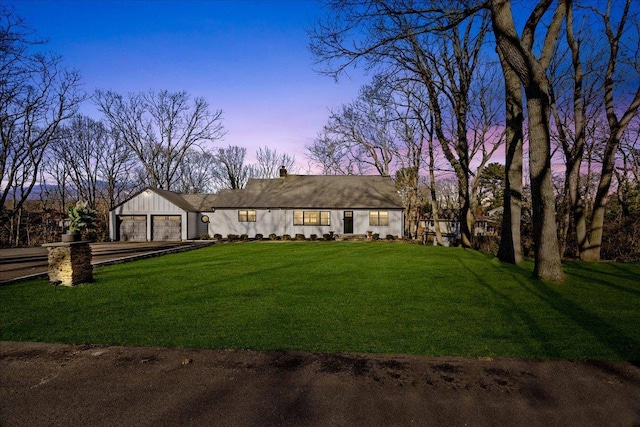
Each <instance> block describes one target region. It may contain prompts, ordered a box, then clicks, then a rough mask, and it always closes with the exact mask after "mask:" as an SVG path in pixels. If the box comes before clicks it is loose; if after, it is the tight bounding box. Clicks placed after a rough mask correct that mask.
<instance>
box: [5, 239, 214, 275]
mask: <svg viewBox="0 0 640 427" xmlns="http://www.w3.org/2000/svg"><path fill="white" fill-rule="evenodd" d="M212 243H213V242H211V241H201V240H195V241H187V242H109V243H92V244H91V252H92V254H93V257H92V258H93V261H92V264H93V265H94V266H96V265H105V264H113V263H119V262H126V261H133V260H136V259H140V258H148V257H151V256H159V255H164V254H167V253H174V252H182V251H186V250H192V249H198V248H201V247H203V246H206V245H210V244H212ZM46 274H47V249H46V248H43V247H41V246H36V247H30V248H11V249H0V284H2V283H11V282H13V281H16V280H23V279H27V278H32V277H40V276H42V277H46Z"/></svg>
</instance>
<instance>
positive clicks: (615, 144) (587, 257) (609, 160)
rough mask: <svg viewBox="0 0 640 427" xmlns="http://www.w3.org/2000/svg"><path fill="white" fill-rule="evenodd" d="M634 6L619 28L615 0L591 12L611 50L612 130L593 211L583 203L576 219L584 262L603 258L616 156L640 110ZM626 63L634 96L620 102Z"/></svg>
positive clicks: (627, 7) (607, 87)
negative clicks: (631, 25)
mask: <svg viewBox="0 0 640 427" xmlns="http://www.w3.org/2000/svg"><path fill="white" fill-rule="evenodd" d="M632 4H633V2H632V1H631V0H627V1H626V2H625V3H624V6H623V8H622V10H621V11H619V12H621V13H620V17H619V21H618V23H617V25H616V24H615V23H614V22H612V18H613V16H612V15H613V14H612V7H613V2H612V0H609V1H608V2H607V6H606V9H605V11H604V12H602V11H599V10H597V9H595V8H592V9H591V10H593V11H594V12H595V13H596V14H597V15H598V16H599V17H600V18H601V19H602V21H603V24H604V30H605V35H606V39H607V42H608V49H609V52H608V53H609V55H608V58H607V65H606V71H605V75H604V87H603V93H602V94H603V98H604V108H605V115H606V119H607V125H608V129H607V136H606V142H605V146H604V151H603V155H602V171H601V173H600V180H599V182H598V188H597V192H596V196H595V201H594V205H593V210H592V211H591V212H587V211H586V210H585V209H583V208H582V206H581V202H580V201H578V202H577V207H578V209H577V211H576V213H575V217H576V233H577V238H578V251H579V253H580V259H582V260H584V261H597V260H599V259H600V248H601V246H602V236H603V228H604V218H605V211H606V208H607V203H608V197H609V190H610V188H611V181H612V179H613V175H614V169H615V160H616V154H617V152H618V148H619V146H620V141H621V140H622V139H623V137H624V134H625V132H626V130H627V128H628V126H629V124H630V123H631V120H632V119H633V118H634V117H635V116H636V115H637V114H638V110H639V108H640V79H639V78H640V60H639V59H638V55H639V54H640V45H639V41H640V38H639V35H640V34H639V27H638V21H637V20H636V21H635V22H634V24H635V28H632V29H631V31H632V32H633V35H629V34H627V33H626V32H625V28H626V26H627V25H628V24H629V23H628V19H629V18H637V14H636V16H630V12H631V6H632ZM623 36H630V39H631V40H627V42H629V41H630V44H629V45H626V44H623V42H622V37H623ZM625 60H627V61H629V67H626V68H627V72H632V73H634V77H633V78H631V79H628V76H626V77H627V79H624V80H627V81H630V82H635V83H634V84H633V86H631V85H630V86H629V87H626V88H625V92H627V93H630V94H632V95H631V96H630V98H629V99H624V98H623V97H622V96H618V97H617V99H616V95H617V90H618V82H619V81H620V80H622V79H618V77H619V74H618V69H619V68H621V67H620V66H621V65H622V64H621V63H622V62H624V61H625ZM624 104H626V106H625V107H621V105H624ZM588 217H590V218H591V223H590V224H588V222H587V218H588Z"/></svg>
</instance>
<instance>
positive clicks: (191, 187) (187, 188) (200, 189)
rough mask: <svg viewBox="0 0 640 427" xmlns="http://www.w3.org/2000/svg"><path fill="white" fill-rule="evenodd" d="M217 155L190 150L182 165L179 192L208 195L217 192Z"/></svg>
mask: <svg viewBox="0 0 640 427" xmlns="http://www.w3.org/2000/svg"><path fill="white" fill-rule="evenodd" d="M218 167H219V165H218V163H217V162H216V155H215V154H214V153H212V152H210V151H203V152H200V151H196V150H189V151H187V155H186V156H185V157H184V160H183V162H182V164H181V165H180V180H179V182H180V184H179V187H178V189H179V191H180V192H182V193H190V194H195V193H207V192H213V191H215V181H216V173H217V172H216V168H218Z"/></svg>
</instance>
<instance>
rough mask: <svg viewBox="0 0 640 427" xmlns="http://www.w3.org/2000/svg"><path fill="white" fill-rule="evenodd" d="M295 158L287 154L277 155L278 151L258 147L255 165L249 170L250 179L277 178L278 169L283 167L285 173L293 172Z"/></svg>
mask: <svg viewBox="0 0 640 427" xmlns="http://www.w3.org/2000/svg"><path fill="white" fill-rule="evenodd" d="M295 163H296V156H290V155H288V154H287V153H282V154H281V153H278V150H274V149H271V148H269V147H260V148H258V151H257V152H256V163H255V165H253V167H252V168H251V177H252V178H261V179H269V178H277V177H278V176H279V173H280V168H281V167H282V166H284V167H285V168H286V169H287V171H289V172H290V173H291V172H294V165H295Z"/></svg>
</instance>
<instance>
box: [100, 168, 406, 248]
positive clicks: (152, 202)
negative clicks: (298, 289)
mask: <svg viewBox="0 0 640 427" xmlns="http://www.w3.org/2000/svg"><path fill="white" fill-rule="evenodd" d="M110 216H111V218H110V237H111V239H113V240H129V241H146V240H189V239H196V238H198V237H200V236H201V235H202V234H208V235H209V236H213V235H214V234H220V235H222V236H223V237H226V236H228V235H229V234H235V235H242V234H247V235H248V236H249V237H254V236H255V235H256V234H262V235H263V236H264V237H268V236H269V234H272V233H273V234H276V235H277V236H282V235H285V234H289V235H291V236H295V235H296V234H303V235H305V236H306V237H309V236H310V235H311V234H316V235H318V236H319V237H321V236H322V235H323V234H328V233H331V232H333V233H334V234H337V235H344V234H347V235H349V234H366V233H367V232H369V231H370V232H372V233H378V234H380V236H381V237H382V238H384V237H385V236H387V235H393V236H402V234H403V229H404V211H403V207H402V202H401V200H400V196H399V195H398V193H397V191H396V189H395V185H394V183H393V181H392V180H391V178H389V177H382V176H362V175H348V176H324V175H320V176H319V175H315V176H314V175H288V174H287V173H286V170H281V177H280V178H274V179H250V180H249V182H248V183H247V185H246V188H245V189H243V190H222V191H220V192H219V193H218V194H178V193H174V192H171V191H166V190H158V189H153V188H148V189H146V190H144V191H142V192H140V193H138V194H136V195H135V196H133V197H132V198H130V199H129V200H127V201H125V202H124V203H122V204H120V205H119V206H117V207H116V208H114V209H113V210H112V211H111V215H110Z"/></svg>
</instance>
